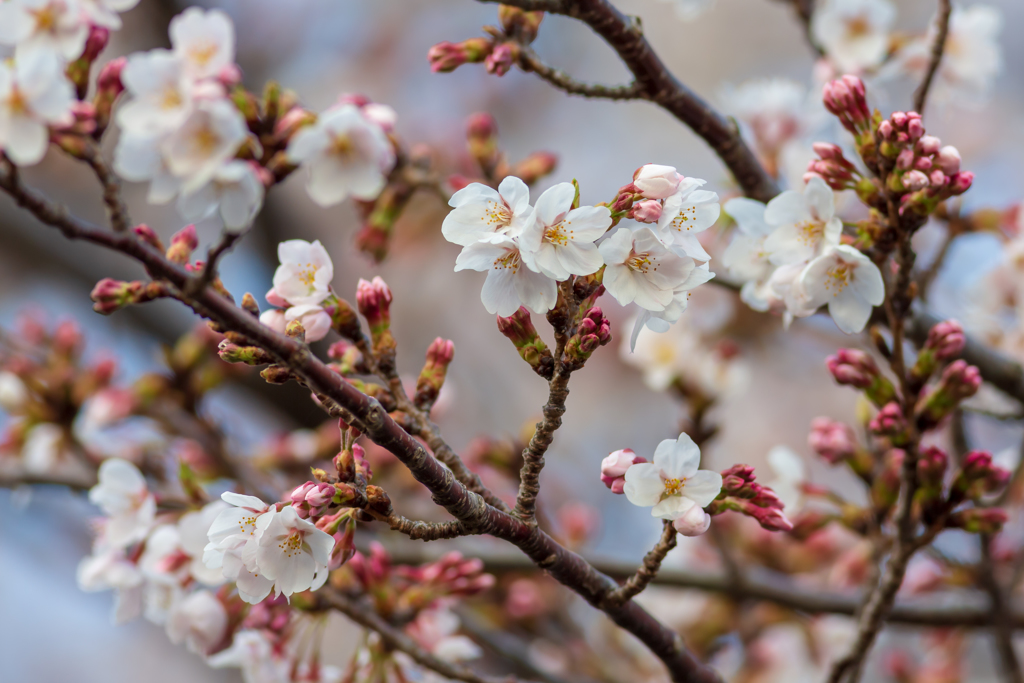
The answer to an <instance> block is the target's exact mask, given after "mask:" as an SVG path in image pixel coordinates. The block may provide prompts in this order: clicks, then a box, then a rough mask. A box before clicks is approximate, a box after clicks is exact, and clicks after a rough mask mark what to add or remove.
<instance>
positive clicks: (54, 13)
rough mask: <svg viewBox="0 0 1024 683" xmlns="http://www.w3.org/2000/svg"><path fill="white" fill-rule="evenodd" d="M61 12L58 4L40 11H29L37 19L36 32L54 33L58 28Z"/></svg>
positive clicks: (50, 5) (52, 4)
mask: <svg viewBox="0 0 1024 683" xmlns="http://www.w3.org/2000/svg"><path fill="white" fill-rule="evenodd" d="M59 10H60V8H59V7H58V6H57V3H51V4H49V5H47V6H46V7H43V8H42V9H38V10H29V12H30V13H31V14H32V16H34V17H35V19H36V32H37V33H52V32H53V31H54V30H55V29H56V28H57V20H58V18H59Z"/></svg>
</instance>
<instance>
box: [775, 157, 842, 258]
mask: <svg viewBox="0 0 1024 683" xmlns="http://www.w3.org/2000/svg"><path fill="white" fill-rule="evenodd" d="M835 211H836V203H835V195H834V194H833V192H832V188H830V187H829V186H828V185H827V184H826V183H825V181H824V180H822V179H821V178H818V177H811V178H810V179H809V180H808V181H807V184H806V185H805V186H804V188H803V191H802V192H800V191H797V190H788V191H786V192H783V193H782V194H780V195H779V196H777V197H775V199H773V200H771V201H770V202H768V206H767V207H766V208H765V212H764V220H765V222H766V223H767V224H768V225H770V226H772V228H773V230H772V232H771V234H769V235H768V237H767V238H766V239H765V241H764V249H765V250H767V251H768V253H769V254H770V255H771V256H770V260H771V262H772V263H774V264H776V265H787V264H791V263H797V262H800V261H809V260H810V259H812V258H814V257H815V256H817V255H818V254H820V253H821V251H822V250H823V249H824V248H826V247H828V246H829V245H834V244H838V243H839V235H840V234H841V233H842V231H843V222H842V221H841V220H839V218H837V217H836V215H835Z"/></svg>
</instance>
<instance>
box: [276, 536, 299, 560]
mask: <svg viewBox="0 0 1024 683" xmlns="http://www.w3.org/2000/svg"><path fill="white" fill-rule="evenodd" d="M277 547H278V548H280V549H281V550H282V551H284V556H285V557H295V556H296V555H298V554H299V553H301V552H302V533H301V532H299V531H293V532H292V533H291V535H290V536H288V537H287V538H285V539H284V540H283V541H281V542H280V543H278V544H277Z"/></svg>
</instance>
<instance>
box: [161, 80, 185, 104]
mask: <svg viewBox="0 0 1024 683" xmlns="http://www.w3.org/2000/svg"><path fill="white" fill-rule="evenodd" d="M184 103H185V100H184V99H183V98H182V96H181V91H179V90H178V88H177V87H175V86H173V85H172V86H168V87H167V88H165V89H164V93H163V97H161V98H160V108H161V109H177V108H178V107H180V106H181V105H182V104H184Z"/></svg>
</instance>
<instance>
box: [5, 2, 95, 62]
mask: <svg viewBox="0 0 1024 683" xmlns="http://www.w3.org/2000/svg"><path fill="white" fill-rule="evenodd" d="M88 37H89V22H88V21H86V20H85V15H84V13H83V11H82V7H80V5H79V3H78V0H8V1H7V2H0V45H10V46H14V47H15V48H16V51H15V53H16V54H17V55H18V56H23V55H25V54H26V53H28V52H32V51H37V50H39V51H44V52H52V53H54V54H57V55H60V57H61V58H62V59H64V60H68V61H70V60H73V59H77V58H78V57H79V56H80V55H81V54H82V51H83V50H84V49H85V41H86V38H88Z"/></svg>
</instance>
